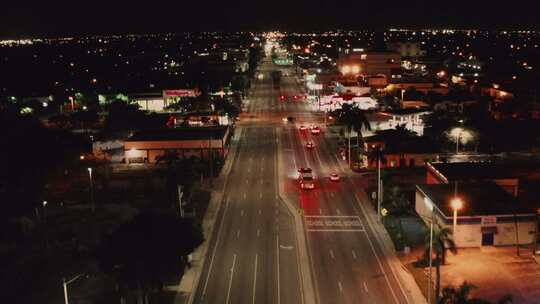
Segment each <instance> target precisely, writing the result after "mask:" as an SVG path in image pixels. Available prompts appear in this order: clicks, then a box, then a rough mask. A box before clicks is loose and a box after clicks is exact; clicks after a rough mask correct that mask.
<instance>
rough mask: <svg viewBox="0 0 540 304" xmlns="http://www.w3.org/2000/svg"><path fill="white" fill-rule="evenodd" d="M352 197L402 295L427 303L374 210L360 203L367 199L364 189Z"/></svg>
mask: <svg viewBox="0 0 540 304" xmlns="http://www.w3.org/2000/svg"><path fill="white" fill-rule="evenodd" d="M359 196H360V197H359ZM354 198H355V200H356V202H357V204H358V206H359V207H360V209H361V210H362V212H363V213H364V214H365V215H366V218H367V220H368V222H369V226H370V227H371V228H372V230H373V234H374V236H375V239H376V240H377V243H379V247H380V248H381V251H382V252H383V253H384V255H385V257H386V260H387V262H388V266H389V267H390V270H391V271H392V273H393V274H394V278H395V279H396V281H397V283H398V285H399V287H400V289H401V291H402V292H403V295H404V296H405V298H406V300H407V303H411V304H425V303H427V301H426V298H425V297H424V295H423V294H422V292H421V291H420V287H418V284H416V281H415V280H414V277H413V276H412V274H410V273H409V272H408V271H407V270H406V269H405V267H404V265H403V264H402V263H401V261H400V260H399V258H398V257H397V254H396V249H395V248H394V245H393V243H392V240H391V239H390V236H389V235H388V232H387V231H386V228H384V226H383V225H382V224H381V223H379V222H378V220H377V214H376V212H375V211H374V210H372V209H371V208H366V207H365V206H364V204H363V203H362V201H363V200H364V201H365V200H368V196H367V194H366V193H365V191H364V190H360V191H358V193H355V194H354ZM366 209H367V210H366Z"/></svg>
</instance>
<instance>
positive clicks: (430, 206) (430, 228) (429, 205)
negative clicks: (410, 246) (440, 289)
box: [424, 197, 435, 304]
mask: <svg viewBox="0 0 540 304" xmlns="http://www.w3.org/2000/svg"><path fill="white" fill-rule="evenodd" d="M424 204H425V205H426V207H427V208H428V209H429V211H431V219H430V220H429V283H428V304H431V288H432V286H431V283H432V282H433V276H432V271H431V268H432V267H433V221H434V219H435V217H434V214H433V209H434V204H433V202H432V201H431V200H430V199H429V198H428V197H424Z"/></svg>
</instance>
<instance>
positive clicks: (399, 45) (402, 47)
mask: <svg viewBox="0 0 540 304" xmlns="http://www.w3.org/2000/svg"><path fill="white" fill-rule="evenodd" d="M386 46H387V48H388V49H389V50H392V51H394V52H397V53H399V54H400V55H401V57H409V58H410V57H421V56H425V55H426V51H424V50H423V49H422V44H421V43H420V42H410V41H407V42H390V43H387V44H386Z"/></svg>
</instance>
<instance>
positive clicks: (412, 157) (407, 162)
mask: <svg viewBox="0 0 540 304" xmlns="http://www.w3.org/2000/svg"><path fill="white" fill-rule="evenodd" d="M399 133H400V131H398V130H385V131H379V132H377V134H376V135H374V136H370V137H367V138H365V139H364V151H367V155H370V154H371V153H372V152H373V150H375V149H376V148H379V149H381V150H382V151H383V154H384V161H383V162H382V163H381V167H383V168H407V167H408V168H413V167H423V166H425V165H426V163H428V162H432V161H436V160H438V159H439V151H438V149H437V147H436V145H435V144H434V143H432V142H431V141H430V140H429V139H428V138H426V137H421V136H402V135H400V134H399ZM367 155H366V156H365V157H364V159H363V165H362V167H364V168H368V169H374V168H376V167H377V161H376V159H369V158H368V157H367Z"/></svg>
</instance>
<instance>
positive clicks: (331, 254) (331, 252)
mask: <svg viewBox="0 0 540 304" xmlns="http://www.w3.org/2000/svg"><path fill="white" fill-rule="evenodd" d="M330 257H331V258H332V260H333V259H335V257H334V251H333V250H332V249H330Z"/></svg>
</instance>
